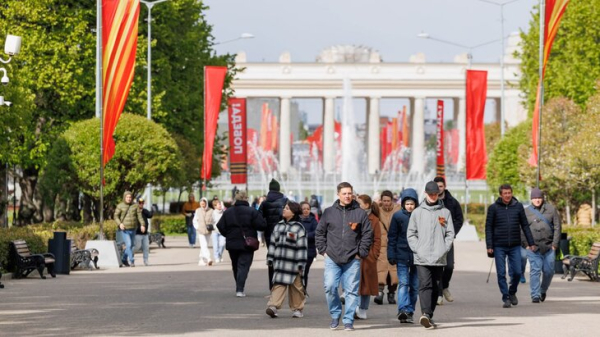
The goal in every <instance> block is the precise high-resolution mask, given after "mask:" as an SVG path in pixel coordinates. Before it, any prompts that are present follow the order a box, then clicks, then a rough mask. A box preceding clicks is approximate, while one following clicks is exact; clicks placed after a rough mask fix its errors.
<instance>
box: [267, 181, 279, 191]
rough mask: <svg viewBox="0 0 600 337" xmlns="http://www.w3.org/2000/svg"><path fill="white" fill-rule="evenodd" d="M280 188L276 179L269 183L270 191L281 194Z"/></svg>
mask: <svg viewBox="0 0 600 337" xmlns="http://www.w3.org/2000/svg"><path fill="white" fill-rule="evenodd" d="M280 188H281V187H280V186H279V182H278V181H277V180H275V179H271V182H270V183H269V191H275V192H279V189H280Z"/></svg>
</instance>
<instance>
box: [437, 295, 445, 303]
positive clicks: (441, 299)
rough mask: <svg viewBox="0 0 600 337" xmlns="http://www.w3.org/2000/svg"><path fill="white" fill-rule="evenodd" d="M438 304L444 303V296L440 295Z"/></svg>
mask: <svg viewBox="0 0 600 337" xmlns="http://www.w3.org/2000/svg"><path fill="white" fill-rule="evenodd" d="M437 305H444V298H443V297H442V296H438V300H437Z"/></svg>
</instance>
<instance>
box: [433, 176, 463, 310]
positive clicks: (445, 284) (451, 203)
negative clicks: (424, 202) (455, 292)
mask: <svg viewBox="0 0 600 337" xmlns="http://www.w3.org/2000/svg"><path fill="white" fill-rule="evenodd" d="M433 181H435V182H436V183H437V185H438V187H439V188H440V197H439V199H440V200H441V201H442V204H443V205H444V207H445V208H447V209H448V210H449V211H450V215H452V225H453V226H454V238H456V236H457V235H458V232H460V229H461V228H462V225H463V221H464V218H463V212H462V209H461V207H460V203H459V202H458V200H456V199H455V198H454V197H453V196H452V194H451V193H450V191H448V190H447V189H446V179H444V177H435V178H434V179H433ZM453 272H454V244H452V248H450V251H449V252H448V255H446V266H445V267H444V271H443V272H442V281H441V282H442V283H441V284H440V286H439V291H440V292H439V294H438V299H437V304H438V305H442V304H443V303H444V298H445V299H446V301H448V302H454V297H452V294H451V293H450V280H451V279H452V273H453Z"/></svg>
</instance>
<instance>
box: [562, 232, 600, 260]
mask: <svg viewBox="0 0 600 337" xmlns="http://www.w3.org/2000/svg"><path fill="white" fill-rule="evenodd" d="M562 231H563V233H567V236H569V237H571V241H570V242H569V253H570V254H571V255H587V254H588V253H589V252H590V248H592V244H593V243H594V242H600V227H595V228H582V227H577V226H571V227H567V226H563V228H562Z"/></svg>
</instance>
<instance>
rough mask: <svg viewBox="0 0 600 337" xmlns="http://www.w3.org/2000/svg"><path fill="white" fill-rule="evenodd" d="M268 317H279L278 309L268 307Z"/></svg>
mask: <svg viewBox="0 0 600 337" xmlns="http://www.w3.org/2000/svg"><path fill="white" fill-rule="evenodd" d="M267 315H269V316H271V318H275V317H277V308H275V307H268V308H267Z"/></svg>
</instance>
